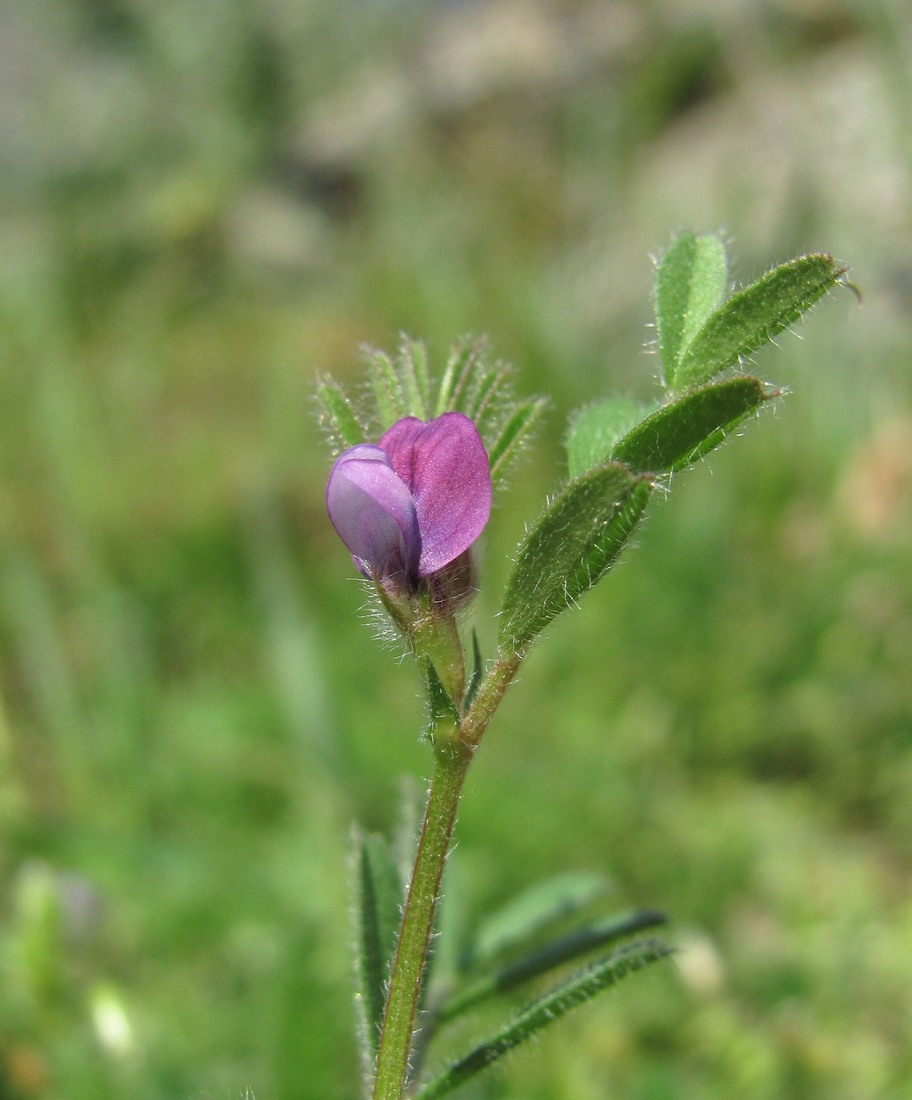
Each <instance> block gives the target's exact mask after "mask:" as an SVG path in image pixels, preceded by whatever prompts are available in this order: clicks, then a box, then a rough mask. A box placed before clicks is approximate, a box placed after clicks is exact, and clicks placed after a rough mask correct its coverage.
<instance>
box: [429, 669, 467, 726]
mask: <svg viewBox="0 0 912 1100" xmlns="http://www.w3.org/2000/svg"><path fill="white" fill-rule="evenodd" d="M424 667H425V671H426V674H427V687H428V710H429V712H430V714H429V725H430V732H431V734H433V732H434V730H436V729H438V728H439V727H440V726H448V727H452V726H458V725H459V709H458V708H457V706H456V704H455V703H454V702H453V698H452V696H451V695H450V693H449V692H448V691H447V689H446V688H445V687H444V685H443V681H442V680H441V679H440V675H439V674H438V672H437V669H436V668H435V666H434V663H433V661H430V660H426V661H425V662H424Z"/></svg>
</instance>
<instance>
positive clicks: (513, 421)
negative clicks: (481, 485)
mask: <svg viewBox="0 0 912 1100" xmlns="http://www.w3.org/2000/svg"><path fill="white" fill-rule="evenodd" d="M547 404H548V402H547V401H546V400H545V398H543V397H535V398H531V399H530V400H528V401H523V402H521V403H520V404H518V405H515V406H514V407H513V408H512V409H511V411H510V414H509V416H508V417H507V418H506V420H505V421H504V422H503V424H502V425H501V426H500V427H499V428H498V431H497V434H496V438H495V439H494V441H493V443H492V444H491V446H490V448H489V451H488V458H489V460H490V463H491V479H492V481H494V482H495V483H496V482H498V481H500V480H501V478H502V477H503V476H504V474H505V473H506V471H507V469H508V468H509V467H510V465H511V464H512V462H513V460H514V459H515V458H516V457H517V456H518V455H519V452H520V451H521V450H522V448H523V445H524V444H525V443H526V442H527V441H528V439H529V437H530V436H531V435H532V433H533V432H534V431H535V428H536V426H537V425H538V421H539V419H540V418H541V416H542V414H543V413H544V411H545V408H546V407H547Z"/></svg>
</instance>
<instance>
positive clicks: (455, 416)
mask: <svg viewBox="0 0 912 1100" xmlns="http://www.w3.org/2000/svg"><path fill="white" fill-rule="evenodd" d="M379 446H380V447H381V448H382V449H383V450H384V451H385V452H386V454H387V455H388V456H389V460H390V463H391V464H392V467H393V469H394V470H395V471H396V473H397V474H398V475H399V477H400V478H401V479H402V481H403V482H404V483H405V484H406V485H407V486H408V488H409V489H410V490H411V493H412V496H413V497H414V499H415V505H416V508H417V512H418V526H419V529H420V531H421V557H420V562H419V565H418V574H419V576H422V577H426V576H428V575H429V574H431V573H434V572H436V571H437V570H438V569H442V568H443V566H445V565H448V564H449V563H450V562H451V561H453V559H454V558H457V557H459V555H460V554H461V553H462V552H463V551H464V550H468V548H469V547H470V546H471V545H472V543H473V542H474V541H475V540H476V539H477V538H478V536H479V535H480V534H481V532H482V530H483V529H484V526H485V524H486V523H487V522H488V517H489V516H490V514H491V469H490V465H489V462H488V455H487V452H486V451H485V448H484V444H483V443H482V441H481V436H480V435H479V434H478V429H477V428H476V427H475V425H474V424H473V423H472V421H471V420H470V419H469V418H468V417H467V416H465V415H463V414H462V413H457V412H450V413H444V414H443V416H438V417H437V418H436V419H435V420H430V421H428V422H427V423H424V422H423V421H421V420H417V419H416V418H415V417H406V418H405V419H404V420H400V421H398V422H397V423H396V424H394V425H393V426H392V427H391V428H390V429H389V431H388V432H386V434H385V435H384V436H383V437H382V438H381V440H380V443H379Z"/></svg>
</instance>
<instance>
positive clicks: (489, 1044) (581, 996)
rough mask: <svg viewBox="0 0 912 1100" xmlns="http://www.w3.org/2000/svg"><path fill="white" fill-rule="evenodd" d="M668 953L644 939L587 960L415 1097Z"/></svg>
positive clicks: (426, 1096)
mask: <svg viewBox="0 0 912 1100" xmlns="http://www.w3.org/2000/svg"><path fill="white" fill-rule="evenodd" d="M670 954H671V949H670V948H669V947H667V946H666V945H665V944H664V943H662V942H661V941H660V940H655V939H648V940H640V941H637V942H636V943H632V944H629V945H627V946H625V947H622V948H619V949H618V950H617V951H614V952H612V953H611V954H610V955H608V956H607V957H606V958H603V959H599V960H597V961H596V962H593V963H591V964H590V965H589V966H587V967H585V968H584V969H583V970H580V971H579V972H577V973H576V974H573V975H571V976H570V977H569V978H567V979H566V980H565V981H563V982H561V983H560V984H559V985H557V986H555V988H554V989H552V990H550V992H548V993H545V994H544V995H543V996H541V997H539V998H537V999H536V1000H535V1001H533V1002H532V1003H531V1004H530V1005H528V1007H526V1008H525V1009H523V1010H522V1011H520V1012H518V1013H517V1014H516V1015H515V1016H514V1017H513V1018H512V1019H511V1020H509V1021H508V1022H507V1023H506V1024H504V1026H503V1027H502V1028H501V1029H500V1030H499V1031H498V1032H497V1033H496V1034H495V1035H493V1036H491V1038H490V1039H488V1040H486V1041H485V1042H483V1043H481V1044H479V1045H478V1046H476V1047H475V1048H474V1049H473V1050H471V1051H470V1052H469V1053H468V1054H466V1055H465V1056H464V1057H462V1058H460V1059H459V1060H458V1061H456V1062H454V1063H453V1064H452V1065H450V1066H448V1067H447V1068H446V1069H445V1070H444V1071H443V1072H442V1073H441V1074H440V1075H439V1076H437V1077H435V1078H434V1079H433V1080H432V1081H430V1082H428V1084H426V1085H425V1086H424V1087H423V1088H421V1089H419V1090H418V1092H417V1094H416V1100H437V1098H438V1097H440V1096H445V1095H446V1094H447V1093H448V1092H452V1090H453V1089H455V1088H458V1087H459V1086H460V1085H462V1084H464V1083H465V1082H466V1081H468V1080H469V1079H470V1078H472V1077H474V1076H475V1075H476V1074H477V1073H480V1072H481V1071H482V1070H484V1069H487V1068H488V1067H489V1066H492V1065H493V1064H494V1063H495V1062H497V1061H499V1059H500V1058H502V1057H503V1056H504V1055H505V1054H508V1053H509V1052H510V1051H511V1050H514V1049H515V1048H516V1047H518V1046H519V1045H520V1044H522V1043H524V1042H526V1041H527V1040H528V1039H531V1038H532V1037H533V1036H534V1035H536V1034H537V1033H538V1032H539V1031H541V1030H542V1028H545V1027H547V1026H548V1025H549V1024H553V1023H555V1022H556V1021H557V1020H559V1019H561V1018H562V1017H563V1016H565V1015H566V1014H567V1013H568V1012H569V1011H570V1010H571V1009H573V1008H576V1007H578V1006H579V1005H582V1004H585V1003H586V1002H587V1001H590V1000H592V998H593V997H595V996H596V994H598V993H601V992H602V990H605V989H610V988H612V986H615V985H617V983H618V982H619V981H621V979H623V978H625V977H627V975H628V974H632V973H633V972H634V971H636V970H641V969H643V967H645V966H648V965H649V964H650V963H654V962H657V961H658V960H659V959H663V958H666V957H667V956H668V955H670Z"/></svg>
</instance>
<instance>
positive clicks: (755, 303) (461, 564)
mask: <svg viewBox="0 0 912 1100" xmlns="http://www.w3.org/2000/svg"><path fill="white" fill-rule="evenodd" d="M839 282H843V283H844V282H845V279H844V270H843V269H841V268H839V267H838V266H837V265H836V263H835V262H834V261H833V259H832V257H830V256H828V255H824V254H812V255H807V256H801V257H799V258H797V259H795V260H792V261H790V262H789V263H785V264H782V265H780V266H779V267H776V268H774V269H773V270H771V271H769V272H767V274H765V275H764V276H762V278H760V279H758V280H757V281H756V282H755V283H753V284H751V285H750V286H748V287H746V288H745V289H743V290H740V291H738V292H737V293H734V294H731V295H730V296H729V297H726V290H727V287H728V272H727V266H726V259H725V251H724V246H723V244H722V241H721V240H720V239H719V238H718V237H716V236H711V235H706V236H695V235H694V234H692V233H683V234H681V235H680V236H678V237H677V238H676V239H675V241H674V242H673V243H672V245H671V247H670V248H669V250H668V252H667V253H666V254H665V256H664V258H663V259H662V260H661V262H660V263H659V264H658V265H657V269H656V278H655V309H656V330H657V343H658V350H659V354H660V356H661V363H662V372H663V377H664V392H663V393H662V394H661V395H660V396H659V397H658V398H657V399H656V400H655V401H654V402H651V403H648V404H645V405H641V404H638V403H635V402H631V401H629V400H626V399H625V400H619V399H616V398H600V399H597V400H596V401H594V402H593V403H592V404H590V405H588V406H587V407H585V408H584V409H582V410H581V411H580V412H578V413H577V414H576V415H575V416H573V417H572V418H571V421H570V426H569V429H568V432H567V436H566V443H567V477H566V479H565V480H564V481H563V482H562V483H561V484H560V485H559V486H558V487H557V489H556V491H554V492H553V494H552V496H551V497H550V498H549V499H548V502H547V503H546V505H545V507H544V509H543V511H542V513H541V515H540V516H539V517H538V519H537V520H535V521H534V522H533V523H531V524H530V525H529V527H528V528H527V531H526V535H525V537H524V538H523V540H522V542H521V543H520V545H519V548H518V551H517V554H516V557H515V560H514V562H513V567H512V572H511V573H510V575H509V578H508V580H507V583H506V588H505V591H504V594H503V600H502V605H501V610H500V616H499V632H498V641H497V651H496V653H495V654H494V656H493V658H492V659H491V660H490V661H489V662H485V661H484V660H483V659H482V656H481V653H480V652H479V645H478V640H477V637H476V635H475V632H474V631H471V632H470V633H469V634H468V636H467V637H466V636H465V635H464V629H463V626H462V624H461V622H460V619H461V616H462V613H463V610H464V608H465V607H466V605H467V603H468V602H469V600H470V599H471V596H472V594H473V592H474V590H475V583H476V581H475V578H476V570H475V566H474V555H475V553H476V541H477V539H478V537H479V535H480V534H481V533H482V531H483V529H484V527H485V525H486V524H487V522H488V520H489V516H490V512H491V497H492V490H493V489H496V488H497V486H498V484H499V483H500V482H501V481H502V478H503V475H504V473H505V471H506V470H507V469H508V468H509V466H510V465H511V464H512V463H513V461H514V460H515V459H516V458H517V456H518V454H519V453H520V452H521V450H522V448H523V446H524V445H525V444H526V443H527V442H528V440H529V437H530V435H531V433H532V432H533V430H534V429H535V427H536V424H537V422H538V420H539V419H540V417H541V415H542V413H543V411H544V407H545V402H544V401H543V400H542V399H540V398H533V399H526V400H521V399H517V398H516V397H515V395H514V393H513V391H512V388H511V385H510V378H509V369H508V368H507V367H506V366H505V365H504V364H502V363H493V364H491V363H489V362H488V359H487V356H486V349H485V347H484V345H483V344H480V343H478V344H471V343H468V344H461V345H457V346H456V347H455V348H454V350H453V352H452V354H451V355H450V358H449V361H448V362H447V364H446V368H445V370H444V372H443V375H442V377H441V378H440V380H439V382H437V383H436V384H434V383H432V379H431V375H430V372H429V370H428V367H427V363H426V358H425V352H424V348H423V346H422V345H421V344H419V343H414V342H411V341H408V340H404V341H403V342H402V344H401V346H400V349H399V351H398V354H397V356H396V357H395V358H390V357H388V356H386V355H384V354H383V353H381V352H372V353H371V354H370V355H369V364H368V365H369V372H368V373H369V382H370V399H369V401H368V402H367V405H368V406H369V407H368V408H366V409H364V410H356V408H355V406H354V405H353V404H352V402H351V401H350V400H349V398H348V396H347V395H346V394H345V393H344V392H343V390H342V389H341V388H340V387H339V386H338V385H336V384H335V383H334V382H332V381H330V380H326V379H324V380H322V381H321V382H320V385H319V390H318V394H319V399H320V404H321V409H322V420H323V423H324V425H325V427H326V428H327V431H328V433H329V435H330V438H331V440H332V442H333V445H334V447H335V450H336V452H337V457H336V460H335V464H334V465H333V467H332V471H331V473H330V475H329V481H328V484H327V489H326V504H327V511H328V513H329V518H330V520H331V521H332V524H333V526H334V527H335V529H336V531H337V532H338V534H339V535H340V537H341V539H342V541H343V543H344V544H345V546H346V547H347V548H348V550H349V552H350V554H351V555H352V558H353V559H354V563H355V566H356V567H357V569H358V570H359V571H360V572H361V574H362V575H363V576H364V578H365V582H366V585H367V588H368V590H369V592H370V593H371V594H372V595H373V596H374V597H376V599H377V600H378V601H379V604H380V606H381V608H382V610H383V613H384V615H385V616H387V617H388V621H389V622H390V624H391V625H392V627H393V629H394V630H395V632H396V633H397V634H398V635H399V636H400V637H401V639H402V640H403V642H404V643H405V645H406V647H407V649H408V651H409V652H410V653H411V654H412V655H413V656H414V657H415V659H416V661H417V663H418V666H419V668H420V671H421V675H422V678H423V680H424V684H425V690H426V697H427V701H428V727H427V731H426V732H427V735H428V741H429V743H430V749H431V753H432V756H433V771H432V778H431V783H430V790H429V794H428V799H427V804H426V807H425V812H424V819H423V822H422V825H421V828H420V832H419V836H418V842H417V848H416V850H415V852H414V859H413V863H412V867H411V871H410V873H409V874H408V875H407V876H405V877H403V876H401V875H400V871H399V862H398V860H397V858H396V854H395V852H394V849H393V847H392V846H391V845H389V844H388V843H387V842H386V841H385V840H384V839H383V838H381V837H379V836H373V835H363V834H361V833H357V834H356V839H355V844H356V879H357V943H356V959H357V975H358V985H359V988H358V995H357V1003H358V1009H359V1016H360V1026H359V1043H360V1048H361V1054H362V1060H363V1066H364V1081H365V1086H364V1095H365V1097H372V1098H373V1100H401V1098H402V1097H413V1098H416V1100H434V1098H437V1097H441V1096H444V1095H446V1094H447V1093H449V1092H451V1091H453V1090H454V1089H456V1088H457V1087H458V1086H459V1085H461V1084H463V1083H464V1082H466V1081H467V1080H469V1079H470V1078H472V1077H474V1076H475V1075H476V1074H478V1073H480V1072H482V1071H483V1070H485V1069H486V1068H488V1067H489V1066H491V1065H493V1064H494V1063H495V1062H496V1061H497V1060H498V1059H499V1058H500V1057H501V1056H502V1055H504V1054H506V1053H507V1052H509V1051H510V1050H512V1049H514V1048H515V1047H517V1046H519V1045H520V1044H522V1043H523V1042H525V1041H526V1040H528V1039H529V1038H531V1037H532V1036H533V1035H535V1034H536V1033H537V1032H538V1031H539V1030H541V1029H542V1028H544V1027H546V1026H548V1025H550V1024H551V1023H553V1022H555V1021H556V1020H558V1019H560V1018H561V1017H562V1016H563V1015H565V1014H566V1013H567V1012H568V1011H570V1009H572V1008H574V1007H576V1006H577V1005H581V1004H583V1003H585V1002H586V1001H588V1000H590V999H591V998H593V997H594V996H595V995H596V994H597V993H599V992H600V991H602V990H604V989H607V988H609V987H611V986H613V985H615V984H616V983H617V982H619V981H620V980H621V979H622V978H624V977H625V976H627V975H628V974H630V973H632V972H634V971H636V970H639V969H642V968H643V967H645V966H648V965H650V964H652V963H654V962H657V961H658V960H660V959H662V958H664V957H665V956H667V955H668V954H669V953H670V950H671V948H669V946H667V944H666V943H665V942H664V941H663V940H662V939H660V938H658V937H657V936H655V935H654V931H655V929H656V928H657V927H659V926H660V925H662V924H663V923H664V921H665V918H664V916H663V915H662V914H661V913H659V912H657V911H653V910H644V911H638V912H634V913H627V914H620V915H598V914H596V915H595V916H593V915H592V914H593V912H594V906H596V905H597V904H598V903H599V902H600V901H601V892H600V885H599V881H598V880H594V879H592V878H590V877H587V876H578V875H577V876H574V875H569V876H568V875H565V876H562V877H560V878H558V879H556V880H553V881H551V882H548V883H545V884H542V885H540V886H538V887H533V888H532V889H531V890H530V892H529V893H528V894H526V895H524V896H523V897H522V898H521V899H519V900H518V901H517V903H516V904H515V905H514V906H512V907H510V908H509V909H508V910H507V911H506V913H503V914H499V915H497V916H495V917H494V918H492V919H491V920H489V922H488V924H487V925H486V926H483V927H482V928H481V929H479V930H478V933H477V935H476V938H475V941H474V944H472V945H471V946H470V948H469V950H468V951H466V952H463V954H464V956H465V959H464V962H463V963H462V965H461V968H459V967H458V968H457V972H456V973H454V974H450V975H449V976H447V978H446V979H445V980H440V979H439V978H438V976H436V975H435V974H434V973H433V967H432V962H433V957H432V951H431V944H432V939H433V936H434V931H435V927H436V925H435V922H436V918H437V908H438V901H439V898H440V886H441V879H442V876H443V869H444V864H445V862H446V858H447V854H448V852H449V850H450V845H451V840H452V835H453V828H454V825H455V822H456V814H457V808H458V805H459V799H460V796H461V793H462V789H463V785H464V782H465V777H466V773H467V771H468V768H469V766H470V764H471V763H472V760H473V759H474V756H475V753H476V751H477V749H478V747H479V745H480V743H481V740H482V737H483V736H484V734H485V732H486V730H487V728H488V725H489V723H490V722H491V719H492V718H493V716H494V713H495V712H496V710H497V707H498V705H499V704H500V702H501V700H502V698H503V696H504V693H505V692H506V690H507V688H508V687H509V686H510V684H511V682H512V681H513V679H514V677H515V675H516V672H517V670H518V669H519V668H520V666H521V665H522V662H523V660H524V659H525V657H526V655H527V654H528V653H529V650H530V649H531V647H532V646H533V645H534V644H535V642H536V641H537V639H538V638H539V637H540V635H541V634H542V632H543V631H544V630H545V629H546V627H547V626H548V625H549V623H551V621H552V620H553V619H554V618H555V617H556V616H557V615H559V614H561V612H563V611H564V610H566V609H567V608H568V607H572V606H573V605H574V604H575V603H576V602H577V600H578V599H579V598H580V597H581V596H582V595H583V594H584V593H585V592H586V591H588V589H590V588H592V587H593V586H594V585H595V584H596V583H597V582H598V581H599V580H600V579H601V578H602V577H603V576H604V575H605V574H606V573H607V572H608V571H609V570H610V568H611V566H612V565H613V564H614V562H615V561H616V560H617V558H618V555H619V554H620V553H621V551H622V550H623V549H624V547H625V545H626V544H627V542H628V540H629V539H630V536H631V534H632V533H633V531H634V530H635V529H636V527H637V525H638V524H639V522H640V520H641V519H642V517H643V514H644V512H645V509H646V507H647V505H648V504H649V501H650V499H651V498H652V495H653V493H654V491H655V489H656V487H657V486H659V485H661V486H662V487H663V488H664V489H668V487H669V486H670V484H671V475H672V474H674V473H677V472H678V471H681V470H684V469H686V468H687V467H688V466H690V465H692V464H693V463H694V462H696V461H697V460H698V459H700V458H702V457H704V456H705V455H706V454H708V453H709V452H710V451H712V450H713V449H714V448H716V447H717V446H719V444H720V443H722V442H723V441H724V440H725V439H726V438H727V437H728V436H730V435H731V434H732V433H733V432H734V431H735V430H736V429H737V428H739V427H740V426H741V425H742V424H743V423H744V422H745V421H746V420H747V419H748V418H750V417H752V416H753V415H754V414H755V413H757V412H759V411H760V410H761V409H762V408H764V407H765V406H766V405H768V404H769V403H770V402H771V401H772V400H773V399H774V398H777V397H779V396H780V392H781V391H779V390H778V389H776V388H775V387H774V386H770V385H768V384H767V383H765V382H762V381H761V380H760V379H759V378H757V377H756V376H754V375H753V374H750V373H747V372H746V371H745V370H744V365H745V363H746V361H747V360H748V357H749V356H750V355H751V354H752V353H753V352H755V351H756V350H757V349H758V348H760V347H762V346H763V345H764V344H766V343H768V342H770V341H771V340H772V339H773V337H774V336H776V334H777V333H779V332H781V331H782V330H783V329H785V328H787V327H788V326H789V325H791V324H792V323H793V322H794V321H796V320H797V319H798V318H799V317H800V316H801V315H802V314H803V313H805V312H806V311H807V310H808V309H810V308H811V307H812V306H813V305H814V304H815V303H816V302H817V301H818V300H819V299H820V298H822V297H823V295H824V294H826V292H827V291H828V290H829V289H830V288H832V287H833V286H834V285H835V284H837V283H839ZM846 285H849V284H846ZM642 933H650V934H649V935H645V936H644V935H642ZM574 965H575V966H576V969H573V967H574ZM568 971H569V972H568ZM555 975H558V976H557V977H555ZM549 976H550V978H551V982H552V984H551V985H550V987H549V988H547V989H546V991H545V992H538V993H537V994H536V995H535V996H533V997H532V999H531V1000H529V1001H528V1002H527V1004H526V1005H525V1007H524V1008H522V1009H521V1010H519V1011H510V1010H509V1009H508V1008H507V1009H505V1011H504V1019H503V1023H502V1024H501V1025H500V1026H499V1027H498V1028H496V1029H495V1030H494V1032H493V1033H492V1034H491V1035H490V1036H489V1037H488V1038H486V1039H484V1040H482V1041H480V1042H476V1043H475V1044H473V1045H472V1046H470V1048H469V1049H468V1050H467V1051H466V1052H465V1053H464V1055H462V1056H461V1057H459V1058H458V1059H456V1060H455V1061H452V1062H450V1063H449V1064H445V1065H443V1066H440V1067H438V1068H437V1069H431V1070H430V1071H428V1070H427V1069H426V1066H427V1065H428V1064H431V1065H432V1064H433V1063H432V1061H431V1060H430V1059H429V1058H428V1054H429V1053H431V1054H432V1053H433V1041H434V1039H435V1037H436V1036H437V1035H438V1034H439V1033H440V1032H441V1031H442V1030H443V1029H444V1028H446V1027H447V1026H448V1025H449V1024H450V1023H451V1022H452V1021H453V1020H455V1019H457V1018H462V1017H463V1016H465V1014H466V1013H468V1012H470V1011H472V1010H473V1009H475V1008H477V1007H479V1006H480V1005H489V1004H490V1003H491V1002H493V1001H495V1000H497V999H498V998H503V997H504V996H505V995H507V994H510V993H512V992H513V991H515V990H522V989H523V987H527V986H529V985H530V983H532V982H533V981H534V980H535V979H541V978H548V977H549Z"/></svg>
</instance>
